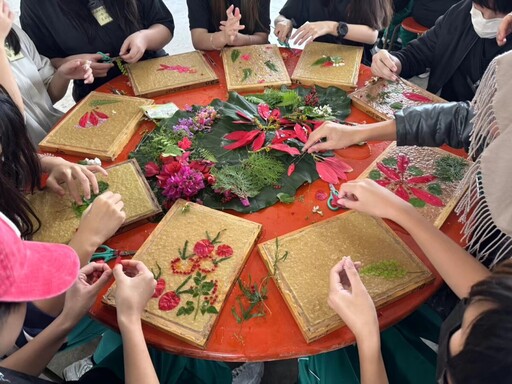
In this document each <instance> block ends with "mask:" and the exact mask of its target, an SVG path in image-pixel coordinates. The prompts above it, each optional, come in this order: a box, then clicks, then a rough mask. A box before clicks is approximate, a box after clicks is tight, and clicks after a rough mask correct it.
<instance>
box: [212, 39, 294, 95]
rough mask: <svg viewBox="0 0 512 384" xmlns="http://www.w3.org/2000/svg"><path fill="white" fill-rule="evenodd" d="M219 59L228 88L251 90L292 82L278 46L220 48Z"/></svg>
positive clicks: (275, 86)
mask: <svg viewBox="0 0 512 384" xmlns="http://www.w3.org/2000/svg"><path fill="white" fill-rule="evenodd" d="M222 62H223V64H224V72H225V73H226V82H227V87H228V91H237V92H252V91H258V90H262V89H264V88H268V87H274V88H278V87H281V85H291V83H292V82H291V80H290V76H289V75H288V71H287V69H286V66H285V65H284V61H283V58H282V57H281V53H280V52H279V48H277V46H275V45H272V44H264V45H248V46H245V47H232V48H224V49H223V50H222Z"/></svg>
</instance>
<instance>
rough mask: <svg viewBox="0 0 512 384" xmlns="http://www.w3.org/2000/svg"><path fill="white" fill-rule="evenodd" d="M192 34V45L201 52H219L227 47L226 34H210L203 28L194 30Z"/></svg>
mask: <svg viewBox="0 0 512 384" xmlns="http://www.w3.org/2000/svg"><path fill="white" fill-rule="evenodd" d="M190 32H191V35H192V45H193V46H194V48H195V49H198V50H200V51H218V50H221V49H222V48H224V47H225V46H226V38H225V36H224V32H213V33H208V31H207V30H206V29H202V28H194V29H192V30H191V31H190Z"/></svg>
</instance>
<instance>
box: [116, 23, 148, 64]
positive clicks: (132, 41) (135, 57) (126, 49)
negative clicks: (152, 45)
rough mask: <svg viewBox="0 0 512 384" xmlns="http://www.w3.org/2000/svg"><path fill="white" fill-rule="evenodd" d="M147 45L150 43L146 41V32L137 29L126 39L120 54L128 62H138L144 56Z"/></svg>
mask: <svg viewBox="0 0 512 384" xmlns="http://www.w3.org/2000/svg"><path fill="white" fill-rule="evenodd" d="M147 47H148V43H147V42H146V38H145V37H144V33H143V32H142V31H137V32H135V33H132V34H131V35H130V36H128V37H127V38H126V39H125V41H124V43H123V45H122V46H121V50H120V51H119V56H121V58H122V59H123V60H124V61H126V62H127V63H136V62H137V61H139V60H140V58H141V57H142V56H144V53H145V52H146V49H147Z"/></svg>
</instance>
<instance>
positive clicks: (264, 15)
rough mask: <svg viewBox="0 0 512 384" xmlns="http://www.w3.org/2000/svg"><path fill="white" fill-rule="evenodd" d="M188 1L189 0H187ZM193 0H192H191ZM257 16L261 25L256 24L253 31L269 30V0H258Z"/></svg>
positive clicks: (266, 31) (267, 31)
mask: <svg viewBox="0 0 512 384" xmlns="http://www.w3.org/2000/svg"><path fill="white" fill-rule="evenodd" d="M189 1H190V0H189ZM192 1H194V0H192ZM258 12H259V14H258V17H259V19H260V23H261V25H259V24H258V25H256V27H255V28H254V32H265V33H269V32H270V0H260V6H259V10H258Z"/></svg>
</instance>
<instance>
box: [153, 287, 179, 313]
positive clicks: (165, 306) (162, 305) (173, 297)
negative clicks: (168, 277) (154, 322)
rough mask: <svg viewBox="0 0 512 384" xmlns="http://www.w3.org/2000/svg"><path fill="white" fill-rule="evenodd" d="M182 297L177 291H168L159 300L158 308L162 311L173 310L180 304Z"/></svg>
mask: <svg viewBox="0 0 512 384" xmlns="http://www.w3.org/2000/svg"><path fill="white" fill-rule="evenodd" d="M180 301H181V299H180V297H179V296H178V295H177V293H176V292H173V291H171V292H166V293H164V294H163V295H162V296H161V297H160V300H158V308H159V309H160V310H161V311H172V310H173V309H174V308H176V307H177V306H178V305H180Z"/></svg>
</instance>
